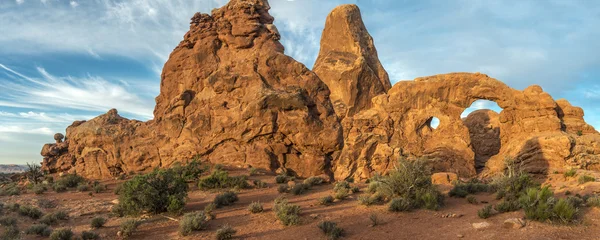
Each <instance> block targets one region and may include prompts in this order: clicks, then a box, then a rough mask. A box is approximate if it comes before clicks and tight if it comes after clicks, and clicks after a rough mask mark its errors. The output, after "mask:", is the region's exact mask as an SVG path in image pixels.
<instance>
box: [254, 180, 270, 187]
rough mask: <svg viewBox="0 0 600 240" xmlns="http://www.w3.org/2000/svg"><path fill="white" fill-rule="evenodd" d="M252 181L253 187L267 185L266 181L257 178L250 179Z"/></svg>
mask: <svg viewBox="0 0 600 240" xmlns="http://www.w3.org/2000/svg"><path fill="white" fill-rule="evenodd" d="M252 183H253V184H254V187H256V188H266V187H267V183H266V182H263V181H261V180H258V179H257V180H254V181H252Z"/></svg>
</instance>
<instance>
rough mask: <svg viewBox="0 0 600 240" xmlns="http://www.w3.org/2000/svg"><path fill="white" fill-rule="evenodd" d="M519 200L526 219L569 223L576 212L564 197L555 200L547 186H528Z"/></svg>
mask: <svg viewBox="0 0 600 240" xmlns="http://www.w3.org/2000/svg"><path fill="white" fill-rule="evenodd" d="M519 202H520V203H521V207H522V208H523V209H524V210H525V216H526V217H527V218H528V219H531V220H536V221H540V222H544V221H547V220H550V221H555V222H560V223H570V222H572V221H573V220H574V219H575V217H576V214H577V209H576V208H575V207H574V206H573V204H572V203H571V202H569V201H567V200H566V199H560V200H557V199H555V198H554V193H553V192H552V191H551V190H550V189H549V188H548V187H544V188H541V189H539V188H529V189H527V191H526V194H525V195H523V196H522V197H521V198H520V199H519Z"/></svg>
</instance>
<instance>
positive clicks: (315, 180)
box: [303, 176, 325, 186]
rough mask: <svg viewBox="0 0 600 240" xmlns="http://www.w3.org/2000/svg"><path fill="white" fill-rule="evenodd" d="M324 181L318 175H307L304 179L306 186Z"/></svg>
mask: <svg viewBox="0 0 600 240" xmlns="http://www.w3.org/2000/svg"><path fill="white" fill-rule="evenodd" d="M324 182H325V179H323V178H322V177H319V176H313V177H309V178H307V179H304V182H303V183H304V184H306V185H308V186H316V185H321V184H323V183H324Z"/></svg>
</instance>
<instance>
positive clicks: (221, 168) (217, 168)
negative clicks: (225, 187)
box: [213, 163, 225, 171]
mask: <svg viewBox="0 0 600 240" xmlns="http://www.w3.org/2000/svg"><path fill="white" fill-rule="evenodd" d="M223 169H225V166H224V165H223V164H220V163H217V164H215V165H214V166H213V171H220V170H223Z"/></svg>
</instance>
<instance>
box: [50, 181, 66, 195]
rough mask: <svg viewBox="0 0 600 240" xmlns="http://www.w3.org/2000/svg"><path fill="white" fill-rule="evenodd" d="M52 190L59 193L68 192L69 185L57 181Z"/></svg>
mask: <svg viewBox="0 0 600 240" xmlns="http://www.w3.org/2000/svg"><path fill="white" fill-rule="evenodd" d="M52 189H53V190H54V191H55V192H57V193H61V192H66V191H67V185H65V183H64V182H60V181H57V182H55V183H54V184H52Z"/></svg>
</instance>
